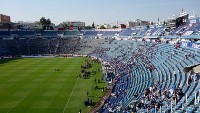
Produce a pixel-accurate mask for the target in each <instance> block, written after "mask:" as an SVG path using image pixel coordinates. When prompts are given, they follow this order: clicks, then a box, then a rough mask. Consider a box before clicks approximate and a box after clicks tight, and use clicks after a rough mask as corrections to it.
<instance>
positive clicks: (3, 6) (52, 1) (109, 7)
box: [0, 0, 200, 25]
mask: <svg viewBox="0 0 200 113" xmlns="http://www.w3.org/2000/svg"><path fill="white" fill-rule="evenodd" d="M182 9H183V10H184V11H186V12H187V13H189V14H190V15H192V14H193V11H194V12H195V14H196V15H198V16H200V0H0V14H6V15H9V16H11V21H12V22H15V21H25V22H27V21H32V22H34V21H39V19H40V18H41V17H45V18H50V19H51V21H52V23H55V24H56V25H57V24H59V23H61V22H64V21H83V22H86V25H91V24H92V23H93V22H94V23H95V24H116V23H117V22H118V23H125V22H127V21H133V20H135V19H142V20H148V21H153V22H157V21H158V18H159V19H160V21H162V20H166V19H167V18H168V17H172V16H173V15H178V14H179V13H180V12H181V11H182Z"/></svg>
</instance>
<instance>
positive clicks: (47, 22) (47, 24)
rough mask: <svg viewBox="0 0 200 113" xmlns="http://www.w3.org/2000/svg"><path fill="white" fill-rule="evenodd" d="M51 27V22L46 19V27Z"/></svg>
mask: <svg viewBox="0 0 200 113" xmlns="http://www.w3.org/2000/svg"><path fill="white" fill-rule="evenodd" d="M50 25H51V20H50V19H49V18H48V19H47V20H46V26H48V27H49V26H50Z"/></svg>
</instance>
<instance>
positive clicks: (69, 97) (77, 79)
mask: <svg viewBox="0 0 200 113" xmlns="http://www.w3.org/2000/svg"><path fill="white" fill-rule="evenodd" d="M77 80H78V78H77V79H76V83H77ZM76 83H75V84H74V87H73V90H72V92H71V94H70V96H69V98H68V100H67V103H66V105H65V107H64V109H63V113H65V110H66V108H67V105H68V103H69V100H70V98H71V96H72V94H73V92H74V88H75V86H76Z"/></svg>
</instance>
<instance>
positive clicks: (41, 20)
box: [40, 17, 47, 26]
mask: <svg viewBox="0 0 200 113" xmlns="http://www.w3.org/2000/svg"><path fill="white" fill-rule="evenodd" d="M46 21H47V20H46V19H45V17H42V18H41V19H40V24H41V25H42V26H44V25H46Z"/></svg>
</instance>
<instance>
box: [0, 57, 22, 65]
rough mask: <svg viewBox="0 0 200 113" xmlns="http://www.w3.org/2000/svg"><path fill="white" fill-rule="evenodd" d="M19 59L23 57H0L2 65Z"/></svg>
mask: <svg viewBox="0 0 200 113" xmlns="http://www.w3.org/2000/svg"><path fill="white" fill-rule="evenodd" d="M19 59H22V58H3V59H0V65H2V64H6V63H9V62H11V61H16V60H19Z"/></svg>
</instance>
